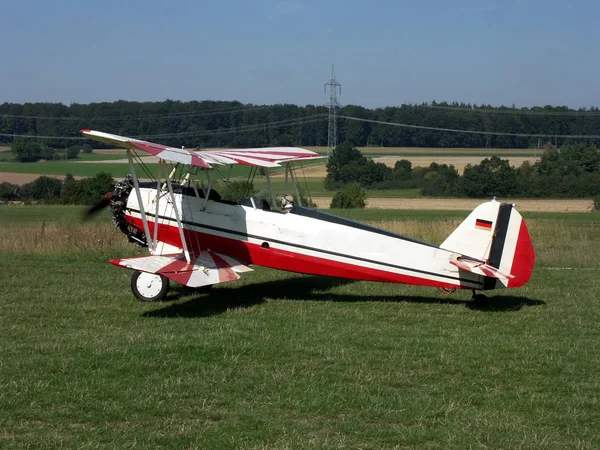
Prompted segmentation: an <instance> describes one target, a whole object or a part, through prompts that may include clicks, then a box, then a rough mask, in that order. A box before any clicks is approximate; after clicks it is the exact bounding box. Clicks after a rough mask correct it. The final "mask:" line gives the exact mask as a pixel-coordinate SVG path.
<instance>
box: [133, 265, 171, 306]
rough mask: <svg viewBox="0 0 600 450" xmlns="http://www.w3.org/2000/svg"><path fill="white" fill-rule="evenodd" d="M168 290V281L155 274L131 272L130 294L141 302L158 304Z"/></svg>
mask: <svg viewBox="0 0 600 450" xmlns="http://www.w3.org/2000/svg"><path fill="white" fill-rule="evenodd" d="M168 290H169V279H168V278H165V277H163V276H162V275H158V274H155V273H147V272H138V271H135V272H133V275H132V276H131V292H133V295H135V296H136V297H137V298H138V300H140V301H141V302H159V301H161V300H162V299H164V298H165V295H167V291H168Z"/></svg>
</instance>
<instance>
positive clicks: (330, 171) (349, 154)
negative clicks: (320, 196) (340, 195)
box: [325, 142, 367, 189]
mask: <svg viewBox="0 0 600 450" xmlns="http://www.w3.org/2000/svg"><path fill="white" fill-rule="evenodd" d="M366 160H367V159H366V158H365V157H364V156H363V154H362V153H361V152H360V150H359V149H357V148H356V147H354V146H353V145H352V144H350V143H349V142H344V143H343V144H341V145H338V146H337V147H336V148H335V149H333V151H332V152H331V155H329V160H328V161H327V177H325V184H326V186H327V188H328V189H333V188H335V187H337V186H339V185H340V184H341V177H340V172H341V171H342V168H343V167H344V166H346V165H348V164H352V163H355V164H360V163H365V162H366Z"/></svg>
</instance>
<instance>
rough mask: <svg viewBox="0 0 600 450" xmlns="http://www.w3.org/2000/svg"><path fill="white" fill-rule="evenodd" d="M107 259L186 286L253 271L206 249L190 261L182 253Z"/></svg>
mask: <svg viewBox="0 0 600 450" xmlns="http://www.w3.org/2000/svg"><path fill="white" fill-rule="evenodd" d="M110 262H111V263H112V264H114V265H115V266H119V267H126V268H127V269H132V270H139V271H140V272H148V273H157V274H160V275H163V276H165V277H167V278H169V279H170V280H173V281H175V282H177V283H179V284H183V285H184V286H189V287H201V286H207V285H209V284H218V283H225V282H227V281H235V280H237V279H239V278H240V276H239V275H238V273H243V272H250V271H252V269H251V268H250V267H248V266H247V265H245V264H242V263H241V262H239V261H238V260H236V259H234V258H232V257H230V256H228V255H223V254H220V253H215V252H211V251H207V250H204V251H203V252H202V253H200V255H199V256H198V258H197V259H196V260H195V261H194V263H193V264H189V263H188V262H187V261H186V259H185V256H184V254H183V253H177V254H173V255H160V256H159V255H152V256H142V257H136V258H123V259H113V260H111V261H110Z"/></svg>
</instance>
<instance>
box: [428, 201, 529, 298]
mask: <svg viewBox="0 0 600 450" xmlns="http://www.w3.org/2000/svg"><path fill="white" fill-rule="evenodd" d="M440 248H443V249H445V250H450V251H452V252H455V253H460V254H461V255H464V256H468V257H470V258H475V259H479V260H481V261H485V262H486V263H487V264H489V265H490V266H492V267H495V268H497V269H498V270H499V271H500V272H503V273H505V274H511V275H513V278H510V279H502V280H497V279H493V278H492V279H489V280H488V282H486V284H485V287H484V288H485V289H500V288H504V287H511V288H512V287H519V286H523V285H524V284H525V283H527V281H529V278H531V272H532V271H533V266H534V264H535V252H534V250H533V245H532V244H531V238H530V237H529V231H528V230H527V226H526V225H525V221H524V220H523V218H522V217H521V214H519V212H518V211H517V210H516V209H515V208H514V205H512V204H509V203H500V202H497V201H495V200H493V201H491V202H487V203H483V204H481V205H479V206H478V207H477V208H475V209H474V210H473V212H472V213H471V214H469V216H468V217H467V218H466V219H465V220H464V221H463V222H462V223H461V224H460V225H459V226H458V228H457V229H456V230H454V231H453V232H452V234H451V235H450V236H448V238H447V239H446V240H445V241H444V242H443V243H442V245H440Z"/></svg>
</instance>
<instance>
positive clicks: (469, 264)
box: [450, 255, 514, 279]
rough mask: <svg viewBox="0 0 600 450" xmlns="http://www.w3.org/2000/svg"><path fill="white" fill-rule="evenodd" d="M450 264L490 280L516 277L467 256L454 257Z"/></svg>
mask: <svg viewBox="0 0 600 450" xmlns="http://www.w3.org/2000/svg"><path fill="white" fill-rule="evenodd" d="M450 264H452V265H453V266H456V267H458V268H459V269H462V270H466V271H467V272H472V273H476V274H478V275H483V276H486V277H490V278H504V279H510V278H514V275H511V274H505V273H502V272H500V271H499V270H498V269H496V268H495V267H493V266H490V265H489V264H486V263H485V262H484V261H479V260H477V259H472V258H468V257H466V256H459V255H454V256H453V257H452V258H451V259H450Z"/></svg>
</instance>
